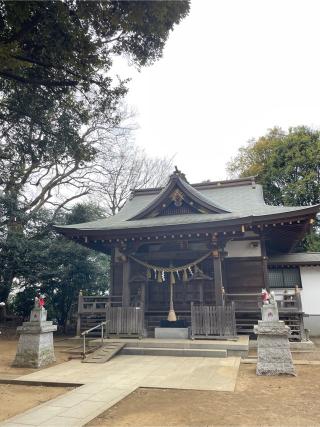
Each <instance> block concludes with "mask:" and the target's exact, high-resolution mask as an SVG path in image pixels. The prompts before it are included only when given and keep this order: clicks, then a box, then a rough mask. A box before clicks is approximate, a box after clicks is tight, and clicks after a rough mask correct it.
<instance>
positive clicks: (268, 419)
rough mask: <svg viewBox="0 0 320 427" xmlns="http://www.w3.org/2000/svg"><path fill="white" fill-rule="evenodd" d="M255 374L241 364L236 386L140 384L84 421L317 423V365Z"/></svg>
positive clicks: (105, 423) (319, 408)
mask: <svg viewBox="0 0 320 427" xmlns="http://www.w3.org/2000/svg"><path fill="white" fill-rule="evenodd" d="M296 368H297V374H298V375H297V377H284V376H282V377H257V376H256V374H255V365H245V364H243V365H241V366H240V372H239V376H238V379H237V384H236V390H235V392H233V393H231V392H212V391H193V390H169V389H142V388H141V389H138V390H136V391H135V392H134V393H132V394H131V395H130V396H128V397H127V398H125V399H124V400H122V401H121V402H119V403H118V404H117V405H115V406H113V407H112V408H110V409H109V410H107V411H106V412H104V413H103V414H101V415H100V416H99V417H97V418H96V419H95V420H93V421H91V422H90V423H89V424H87V425H88V426H108V427H111V426H112V427H113V426H135V427H140V426H141V427H142V426H194V427H200V426H282V427H283V426H288V427H295V426H299V427H301V426H320V404H319V402H320V366H319V365H313V366H297V367H296Z"/></svg>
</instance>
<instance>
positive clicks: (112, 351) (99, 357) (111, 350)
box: [82, 342, 126, 363]
mask: <svg viewBox="0 0 320 427" xmlns="http://www.w3.org/2000/svg"><path fill="white" fill-rule="evenodd" d="M125 345H126V344H125V343H116V342H113V343H112V342H111V343H108V344H106V345H104V346H102V347H100V348H99V349H98V350H96V351H94V352H93V353H91V354H89V355H88V356H87V357H85V358H84V359H83V360H82V362H83V363H106V362H108V360H110V359H111V358H112V357H114V356H115V355H116V354H117V353H119V352H120V351H121V350H122V349H123V347H124V346H125Z"/></svg>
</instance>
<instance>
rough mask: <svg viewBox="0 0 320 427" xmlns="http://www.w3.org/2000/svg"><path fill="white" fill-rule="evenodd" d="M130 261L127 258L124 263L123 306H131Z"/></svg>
mask: <svg viewBox="0 0 320 427" xmlns="http://www.w3.org/2000/svg"><path fill="white" fill-rule="evenodd" d="M129 279H130V261H129V259H128V258H126V259H125V260H124V261H123V264H122V306H123V307H129V306H130V284H129Z"/></svg>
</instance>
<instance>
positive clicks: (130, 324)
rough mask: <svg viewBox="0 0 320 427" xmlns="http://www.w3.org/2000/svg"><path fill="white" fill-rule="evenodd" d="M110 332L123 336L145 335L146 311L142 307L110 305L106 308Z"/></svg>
mask: <svg viewBox="0 0 320 427" xmlns="http://www.w3.org/2000/svg"><path fill="white" fill-rule="evenodd" d="M106 320H110V322H109V323H108V333H109V334H116V335H122V336H124V335H125V336H128V335H137V336H138V337H139V338H141V337H142V335H143V329H144V311H143V309H142V308H140V307H110V306H108V307H107V309H106Z"/></svg>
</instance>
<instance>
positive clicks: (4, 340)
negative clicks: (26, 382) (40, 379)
mask: <svg viewBox="0 0 320 427" xmlns="http://www.w3.org/2000/svg"><path fill="white" fill-rule="evenodd" d="M60 339H62V338H60ZM17 345H18V337H16V336H15V335H13V336H11V337H2V336H1V335H0V378H16V377H19V376H20V375H25V374H31V372H35V371H38V369H33V368H14V367H12V366H11V364H12V362H13V360H14V357H15V355H16V350H17ZM63 350H65V348H64V347H61V346H55V356H56V359H57V361H56V362H55V364H57V363H62V362H66V361H67V360H68V354H67V353H64V352H63Z"/></svg>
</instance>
